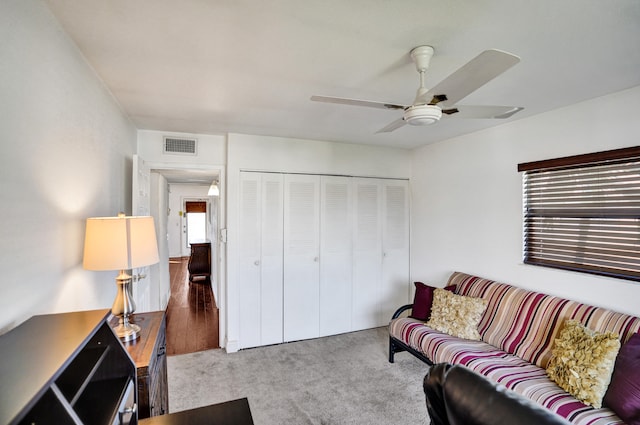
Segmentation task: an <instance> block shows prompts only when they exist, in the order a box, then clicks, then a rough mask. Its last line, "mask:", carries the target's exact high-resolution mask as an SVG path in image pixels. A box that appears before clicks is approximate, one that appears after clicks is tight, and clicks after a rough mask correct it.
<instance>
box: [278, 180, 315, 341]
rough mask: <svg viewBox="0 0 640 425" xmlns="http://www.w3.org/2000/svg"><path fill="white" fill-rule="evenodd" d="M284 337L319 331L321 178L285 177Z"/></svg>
mask: <svg viewBox="0 0 640 425" xmlns="http://www.w3.org/2000/svg"><path fill="white" fill-rule="evenodd" d="M284 185H285V189H284V340H285V341H295V340H299V339H306V338H316V337H318V336H319V334H320V303H319V296H320V251H319V248H320V214H319V213H320V205H319V204H320V190H319V189H320V177H319V176H311V175H296V174H287V175H285V177H284Z"/></svg>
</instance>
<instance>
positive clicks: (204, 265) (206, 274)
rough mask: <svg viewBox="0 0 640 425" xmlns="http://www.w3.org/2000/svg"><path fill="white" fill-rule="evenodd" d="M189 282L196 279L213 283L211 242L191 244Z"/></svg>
mask: <svg viewBox="0 0 640 425" xmlns="http://www.w3.org/2000/svg"><path fill="white" fill-rule="evenodd" d="M188 269H189V281H190V282H193V281H194V277H196V278H204V281H206V282H210V281H211V242H209V241H203V242H193V243H192V244H191V256H190V257H189V265H188Z"/></svg>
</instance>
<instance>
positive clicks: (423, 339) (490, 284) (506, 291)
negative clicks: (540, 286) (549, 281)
mask: <svg viewBox="0 0 640 425" xmlns="http://www.w3.org/2000/svg"><path fill="white" fill-rule="evenodd" d="M450 285H455V288H456V289H455V293H456V294H459V295H466V296H471V297H480V298H484V299H486V300H487V308H486V310H485V312H484V314H483V316H482V319H481V320H480V323H479V324H478V331H479V333H480V336H481V341H470V340H464V339H460V338H456V337H453V336H450V335H447V334H444V333H441V332H438V331H436V330H433V329H431V328H429V327H427V326H425V324H424V322H422V321H419V320H416V319H412V318H409V317H403V315H402V314H401V313H402V312H403V311H406V310H408V309H410V308H411V305H410V304H409V305H407V306H403V307H402V308H400V309H399V310H398V311H397V312H396V314H395V315H394V318H393V319H392V321H391V323H390V324H389V336H390V338H389V361H390V362H391V363H393V360H394V354H395V353H396V352H399V351H409V352H411V353H412V354H414V355H415V356H417V357H419V358H420V359H422V360H424V361H425V362H427V363H428V364H436V363H445V362H448V363H453V364H462V365H464V366H466V367H468V368H470V369H471V370H474V371H476V372H478V373H480V374H482V375H485V376H486V377H488V378H489V379H491V380H493V381H495V382H497V383H500V384H502V385H504V386H505V387H507V388H509V389H511V390H513V391H515V392H517V393H519V394H521V395H523V396H525V397H528V398H529V399H531V400H533V401H535V402H537V403H539V404H541V405H542V406H544V407H546V408H547V409H550V410H551V411H554V412H556V413H558V414H559V415H561V416H563V417H564V418H566V419H568V420H569V421H570V422H572V423H574V424H581V425H587V424H589V425H605V424H608V425H610V424H624V422H623V421H622V420H621V419H620V418H619V417H618V416H617V415H616V414H615V413H614V412H613V411H612V410H610V409H608V408H606V407H603V408H599V409H595V408H593V407H591V406H587V405H585V404H583V403H581V402H580V401H578V400H576V399H575V398H574V397H573V396H572V395H570V394H569V393H567V392H565V391H564V390H563V389H561V388H560V387H558V386H557V385H556V384H555V383H554V382H553V381H551V380H550V379H549V378H548V377H547V374H546V371H545V368H546V366H547V363H548V362H549V360H550V358H551V350H552V346H553V341H554V339H555V337H556V334H557V333H558V331H559V329H560V328H561V325H562V323H563V322H564V320H566V319H575V320H579V321H580V322H582V323H583V324H584V325H585V326H587V327H588V328H590V329H593V330H596V331H600V332H609V331H612V332H616V333H618V334H619V335H620V339H621V342H622V343H624V342H625V341H626V340H627V339H629V338H630V337H631V335H633V334H634V333H635V332H638V330H639V329H640V318H637V317H633V316H629V315H625V314H621V313H616V312H613V311H610V310H607V309H604V308H600V307H593V306H589V305H585V304H582V303H579V302H576V301H570V300H566V299H562V298H559V297H555V296H551V295H545V294H541V293H537V292H533V291H528V290H525V289H522V288H518V287H515V286H511V285H507V284H504V283H499V282H495V281H492V280H489V279H484V278H480V277H477V276H472V275H468V274H465V273H460V272H454V273H453V274H452V275H451V277H450V278H449V282H448V283H447V286H450Z"/></svg>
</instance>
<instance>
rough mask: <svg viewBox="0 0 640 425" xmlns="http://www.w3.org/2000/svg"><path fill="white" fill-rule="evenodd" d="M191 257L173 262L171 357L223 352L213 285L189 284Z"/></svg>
mask: <svg viewBox="0 0 640 425" xmlns="http://www.w3.org/2000/svg"><path fill="white" fill-rule="evenodd" d="M188 263H189V258H188V257H182V258H170V259H169V274H170V279H171V298H170V299H169V303H168V305H167V355H169V356H172V355H176V354H186V353H193V352H196V351H203V350H208V349H211V348H219V347H220V343H219V329H218V326H219V325H218V323H219V321H218V317H219V316H218V314H219V313H218V306H217V305H216V300H215V298H214V296H213V291H212V290H211V285H210V284H203V283H199V282H198V283H191V282H189V271H188V270H187V265H188Z"/></svg>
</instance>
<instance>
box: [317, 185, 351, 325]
mask: <svg viewBox="0 0 640 425" xmlns="http://www.w3.org/2000/svg"><path fill="white" fill-rule="evenodd" d="M320 183H321V196H320V336H326V335H335V334H339V333H344V332H349V331H350V330H351V308H352V305H351V303H352V301H351V291H352V289H351V275H352V258H351V251H352V247H351V222H352V210H353V208H352V196H351V189H352V186H351V178H348V177H330V176H323V177H322V178H321V181H320Z"/></svg>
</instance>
